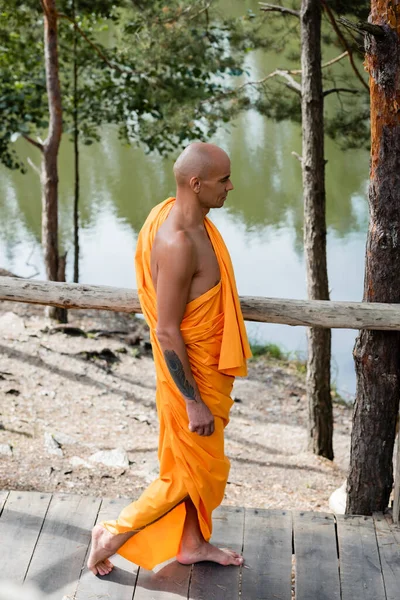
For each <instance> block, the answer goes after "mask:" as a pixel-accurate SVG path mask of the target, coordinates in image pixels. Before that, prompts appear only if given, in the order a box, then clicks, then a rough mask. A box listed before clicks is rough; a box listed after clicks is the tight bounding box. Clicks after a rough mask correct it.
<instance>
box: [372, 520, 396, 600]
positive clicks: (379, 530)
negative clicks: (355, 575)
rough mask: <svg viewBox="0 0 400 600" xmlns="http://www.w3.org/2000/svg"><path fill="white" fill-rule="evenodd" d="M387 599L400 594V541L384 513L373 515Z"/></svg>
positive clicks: (392, 598)
mask: <svg viewBox="0 0 400 600" xmlns="http://www.w3.org/2000/svg"><path fill="white" fill-rule="evenodd" d="M373 517H374V523H375V531H376V537H377V540H378V547H379V557H380V562H381V568H382V574H383V580H384V585H385V592H386V598H387V600H399V596H400V542H398V541H397V540H396V539H395V536H394V533H393V531H391V529H390V527H389V524H388V522H387V521H386V519H385V517H384V516H383V514H382V513H375V514H374V515H373Z"/></svg>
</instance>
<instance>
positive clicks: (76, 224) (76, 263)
mask: <svg viewBox="0 0 400 600" xmlns="http://www.w3.org/2000/svg"><path fill="white" fill-rule="evenodd" d="M72 7H73V18H74V21H75V17H76V15H75V0H73V3H72ZM74 166H75V186H74V283H78V282H79V123H78V32H77V31H76V29H75V31H74Z"/></svg>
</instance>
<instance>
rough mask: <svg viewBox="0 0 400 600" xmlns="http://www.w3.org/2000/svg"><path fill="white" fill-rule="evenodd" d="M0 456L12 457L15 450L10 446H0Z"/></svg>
mask: <svg viewBox="0 0 400 600" xmlns="http://www.w3.org/2000/svg"><path fill="white" fill-rule="evenodd" d="M0 455H1V456H12V455H13V449H12V446H10V444H0Z"/></svg>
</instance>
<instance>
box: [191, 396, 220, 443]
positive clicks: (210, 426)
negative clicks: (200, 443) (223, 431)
mask: <svg viewBox="0 0 400 600" xmlns="http://www.w3.org/2000/svg"><path fill="white" fill-rule="evenodd" d="M186 410H187V414H188V417H189V431H191V432H192V433H197V434H198V435H205V436H206V435H212V434H213V433H214V417H213V415H212V412H211V411H210V409H209V408H208V406H206V405H205V404H204V402H203V401H202V400H199V401H197V402H196V401H194V400H188V401H187V404H186Z"/></svg>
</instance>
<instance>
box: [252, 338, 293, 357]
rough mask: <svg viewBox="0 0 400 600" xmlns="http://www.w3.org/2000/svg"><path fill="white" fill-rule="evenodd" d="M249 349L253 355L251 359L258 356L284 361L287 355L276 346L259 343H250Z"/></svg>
mask: <svg viewBox="0 0 400 600" xmlns="http://www.w3.org/2000/svg"><path fill="white" fill-rule="evenodd" d="M250 349H251V352H252V354H253V358H258V357H259V356H268V357H270V358H275V359H276V360H286V359H287V357H288V355H287V353H286V352H284V351H283V350H281V348H279V346H278V345H277V344H261V343H259V342H251V343H250Z"/></svg>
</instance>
